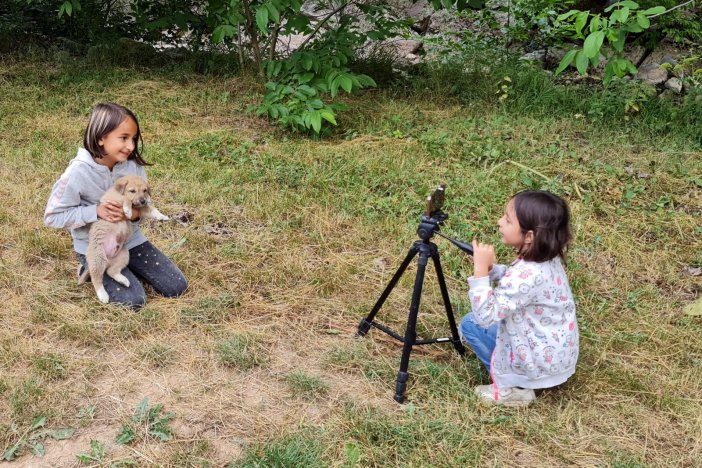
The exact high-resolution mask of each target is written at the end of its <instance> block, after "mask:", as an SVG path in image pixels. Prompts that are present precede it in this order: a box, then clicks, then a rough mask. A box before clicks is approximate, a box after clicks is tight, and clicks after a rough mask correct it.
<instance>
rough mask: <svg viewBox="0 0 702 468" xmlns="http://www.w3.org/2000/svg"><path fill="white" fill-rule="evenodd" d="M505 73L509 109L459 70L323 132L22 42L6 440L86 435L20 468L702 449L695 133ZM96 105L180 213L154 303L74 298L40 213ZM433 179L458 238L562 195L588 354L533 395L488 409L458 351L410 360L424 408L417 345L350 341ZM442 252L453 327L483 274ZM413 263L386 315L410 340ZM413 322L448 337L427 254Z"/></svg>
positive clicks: (63, 244)
mask: <svg viewBox="0 0 702 468" xmlns="http://www.w3.org/2000/svg"><path fill="white" fill-rule="evenodd" d="M512 75H513V82H515V90H514V93H513V95H512V97H510V98H508V99H507V101H506V104H504V105H503V104H499V103H497V102H496V96H494V90H492V88H494V87H495V83H493V82H492V81H490V80H492V79H493V78H494V77H491V76H488V77H487V78H482V79H481V77H480V76H479V75H467V76H468V77H467V78H466V77H463V76H456V82H457V83H458V84H460V83H463V82H464V81H461V80H472V81H471V86H472V88H470V89H469V88H467V87H465V88H459V89H455V90H453V91H452V90H446V89H443V90H442V89H440V88H439V87H438V84H440V83H439V82H440V79H441V77H440V76H439V75H431V74H429V75H426V76H428V77H429V78H431V79H432V80H433V81H431V82H426V83H424V84H425V85H426V86H424V87H425V88H426V91H425V92H418V89H415V90H414V91H412V90H409V91H403V92H399V91H398V90H397V89H393V90H389V91H372V92H369V93H366V94H364V95H362V96H358V97H354V98H351V99H349V100H348V104H349V105H350V107H351V111H349V112H347V113H345V114H341V116H340V118H339V121H340V124H341V127H340V129H339V131H338V132H337V133H336V134H335V135H333V136H332V137H330V138H328V139H326V140H323V141H315V140H310V139H306V138H303V137H300V136H295V135H289V134H285V133H283V132H281V131H279V130H278V129H276V128H273V127H271V126H270V125H269V124H268V123H266V122H264V121H261V120H258V119H255V118H253V117H252V116H251V115H249V114H247V113H246V112H245V109H246V108H247V107H249V106H250V105H251V104H252V103H254V102H255V100H256V99H257V94H256V93H257V92H258V91H259V90H258V88H257V86H256V85H255V84H254V81H253V80H251V79H248V78H247V77H246V76H240V77H208V76H202V75H194V74H189V73H187V72H175V71H174V70H173V69H169V68H164V69H160V68H156V69H152V70H144V69H132V68H119V67H113V68H110V67H99V68H95V67H91V66H90V65H89V64H85V63H83V62H81V61H80V59H77V60H74V59H73V58H70V57H65V56H57V57H46V56H41V57H34V58H17V57H3V58H2V59H1V61H0V83H1V84H2V87H3V99H2V100H0V130H1V131H2V133H3V135H5V138H3V139H1V140H0V154H1V155H2V157H0V177H1V178H2V180H3V182H4V183H3V184H2V185H1V186H0V195H2V196H3V197H4V199H5V204H4V205H3V206H2V207H0V221H1V223H2V226H3V236H2V241H1V242H0V300H2V302H3V305H4V307H3V308H2V310H0V320H2V323H3V327H2V329H0V395H1V396H2V398H0V446H1V447H0V448H4V449H5V450H7V448H8V447H10V446H11V445H12V444H14V443H16V442H17V439H18V437H19V436H20V435H21V434H23V433H25V432H26V431H27V430H28V429H29V428H30V427H31V424H32V421H33V420H35V419H36V418H37V417H40V416H43V417H46V418H47V419H46V421H47V422H46V427H47V428H59V427H73V428H77V429H76V432H75V434H74V435H73V436H72V437H71V438H70V439H68V440H64V441H60V442H59V441H48V442H47V443H46V455H45V456H44V460H43V461H39V460H38V459H34V458H33V457H34V456H33V455H32V454H30V453H24V454H23V455H22V456H21V458H20V459H19V460H20V461H23V462H27V463H40V464H41V463H44V462H46V463H49V464H55V465H70V464H72V463H75V462H76V458H75V457H76V455H77V454H79V453H84V454H90V453H91V452H90V450H91V445H90V441H91V440H98V441H100V443H101V444H104V457H103V454H102V452H101V455H100V456H101V457H103V458H102V460H103V461H102V462H104V463H109V460H111V461H118V460H134V461H135V462H136V463H139V464H140V465H167V466H208V465H213V466H222V465H226V464H229V463H232V466H296V465H297V466H330V465H332V466H347V465H348V466H352V465H361V466H396V465H404V466H427V465H430V466H444V465H454V464H457V463H464V464H468V465H481V466H483V465H492V466H513V465H527V466H563V465H586V466H595V465H596V466H679V465H682V466H692V465H695V464H696V463H698V461H697V460H699V459H700V456H702V446H700V444H699V442H698V441H699V440H700V439H701V438H702V427H701V426H700V422H699V414H700V411H701V410H702V404H701V403H702V402H701V401H700V398H699V395H700V394H701V388H700V382H702V345H701V344H700V340H699V335H700V333H701V332H702V322H700V318H699V317H695V316H690V315H685V314H684V313H683V312H682V310H683V307H684V306H685V305H687V304H689V303H691V302H692V301H694V300H695V299H696V298H698V296H699V291H700V289H702V283H701V279H700V277H699V276H694V275H690V274H686V273H685V272H686V271H690V268H695V267H699V266H702V243H701V242H702V241H700V239H702V225H701V224H700V214H701V213H702V202H700V200H701V199H702V198H701V197H700V195H701V194H702V193H701V192H702V182H701V181H702V162H701V161H702V159H701V158H700V147H699V142H698V140H696V139H695V138H694V137H692V136H691V134H690V129H689V128H684V127H668V128H667V130H666V132H665V133H660V132H656V131H654V130H655V128H654V127H655V126H656V125H658V123H656V122H659V120H656V118H655V115H654V114H655V113H656V112H659V113H663V112H667V111H665V109H662V110H661V109H654V108H653V106H654V104H653V103H651V104H649V106H651V107H650V108H648V107H647V108H646V110H645V115H641V116H640V117H641V118H640V119H639V118H636V117H635V118H632V119H631V120H630V121H629V122H624V121H623V119H622V115H617V114H616V113H615V112H614V111H612V112H611V113H605V114H606V115H609V116H608V117H606V119H604V117H602V116H600V115H599V114H588V113H584V114H583V117H576V116H575V114H576V113H582V112H581V110H582V109H577V110H576V111H570V112H569V111H568V110H567V109H563V108H558V109H556V110H554V111H553V112H547V111H546V110H547V109H548V107H549V106H553V103H555V102H557V101H555V100H554V99H556V97H557V96H556V94H554V93H558V92H561V91H559V90H560V88H558V87H554V88H551V87H549V86H555V85H552V83H551V82H550V81H548V82H543V80H542V79H541V78H539V79H537V78H536V77H534V76H532V75H528V76H527V77H525V78H524V80H527V81H520V80H519V79H518V76H517V75H515V74H514V73H512ZM429 78H427V79H429ZM444 79H445V76H444ZM500 79H501V78H500ZM416 80H417V81H414V82H413V83H415V85H416V86H420V78H419V77H417V78H416ZM432 83H433V84H432ZM465 83H467V81H465ZM529 83H531V84H529ZM471 89H472V90H473V91H474V92H475V93H477V94H473V95H470V94H469V93H470V92H471ZM489 90H492V91H490V92H489V93H488V91H489ZM563 92H565V91H563ZM568 92H571V91H568ZM572 92H576V91H572ZM577 92H582V93H585V92H586V91H583V90H581V91H577ZM525 96H526V97H525ZM539 96H545V97H540V98H539ZM582 96H585V94H583V95H582ZM527 98H528V99H527ZM558 99H561V98H558ZM582 99H584V100H587V99H590V98H588V97H587V96H585V97H583V98H582ZM102 100H113V101H117V102H120V103H122V104H124V105H126V106H128V107H130V108H132V109H133V110H134V111H135V112H136V113H137V115H138V116H139V118H140V122H141V124H142V129H143V132H144V138H145V142H146V150H145V156H146V158H147V160H149V161H151V162H153V163H154V165H153V166H152V167H149V168H148V172H149V176H150V180H151V181H152V185H153V191H154V199H155V202H156V203H157V204H158V206H159V207H160V209H161V210H162V211H163V212H164V213H167V214H169V215H172V216H173V217H174V218H178V219H181V220H182V223H179V222H176V221H171V222H166V223H151V224H148V225H147V226H145V231H146V234H147V236H148V237H149V239H150V240H151V241H152V242H154V243H155V244H156V245H157V246H158V247H159V248H161V249H162V250H163V251H164V252H165V253H166V254H167V255H168V256H169V257H171V258H172V259H173V260H174V261H175V262H176V264H177V265H178V266H179V267H180V268H181V269H182V270H183V271H184V273H185V275H186V276H187V278H188V280H189V284H190V289H189V291H188V292H187V293H186V294H185V295H184V296H183V297H181V298H178V299H166V298H161V297H158V296H156V295H155V294H153V293H152V292H151V291H149V294H148V304H147V307H146V308H145V309H143V310H142V311H141V312H139V313H133V312H130V311H128V310H125V309H122V308H119V307H115V306H111V305H107V306H103V305H101V304H99V303H98V302H97V301H96V299H95V297H94V292H92V289H91V288H90V287H78V286H77V285H76V284H75V282H76V278H75V268H76V264H77V263H76V260H75V257H74V255H73V253H72V249H71V241H70V236H69V234H68V233H67V232H63V231H58V230H50V229H47V228H45V227H44V226H43V223H42V213H43V209H44V206H45V203H46V199H47V197H48V194H49V191H50V187H51V184H52V183H53V182H54V181H55V180H56V179H57V178H58V176H59V175H60V173H61V172H62V171H63V170H64V169H65V166H66V164H67V162H68V161H69V160H70V159H71V158H72V157H73V155H74V154H75V150H76V148H77V146H78V145H79V144H80V141H81V131H82V129H83V127H84V125H85V122H86V118H87V114H88V112H89V110H90V108H91V107H92V106H93V105H94V104H95V103H96V102H99V101H102ZM594 100H600V101H602V102H609V103H610V104H608V105H612V106H614V107H616V106H618V104H617V102H618V101H616V100H615V101H613V102H614V104H612V103H611V102H610V101H606V97H604V96H603V95H601V94H597V96H595V97H593V98H592V99H590V100H589V101H587V102H583V103H582V105H583V106H585V105H593V102H594ZM558 102H560V101H558ZM666 105H667V104H666ZM614 107H613V108H614ZM608 112H609V111H608ZM610 114H611V115H610ZM661 115H663V114H661ZM690 118H691V121H692V120H694V118H696V117H694V116H691V117H690ZM603 119H604V120H603ZM607 119H609V120H607ZM603 122H604V123H603ZM615 122H618V123H617V124H614V123H615ZM659 123H660V122H659ZM654 124H655V125H654ZM693 124H694V122H693ZM691 125H692V124H691ZM440 182H444V183H447V184H448V192H447V201H446V211H447V212H448V213H449V215H450V219H449V222H448V224H447V226H446V227H445V229H444V230H445V232H446V233H447V234H451V235H453V236H455V237H457V238H459V239H464V240H467V239H470V238H472V237H473V236H476V235H479V236H480V237H481V238H483V239H485V240H487V241H490V242H494V243H497V242H498V237H497V232H496V228H495V223H496V220H497V219H498V218H499V216H500V214H501V212H502V210H503V208H504V204H505V202H506V200H507V199H508V198H509V196H510V195H511V194H513V193H514V192H516V191H518V190H521V189H524V188H540V187H545V188H549V189H551V190H554V191H556V192H557V193H559V194H561V195H563V196H564V197H566V198H567V199H568V201H569V203H570V206H571V209H572V212H573V228H574V234H575V242H574V244H573V248H572V249H571V251H570V253H569V255H568V260H567V265H566V266H567V270H568V273H569V278H570V280H571V284H572V287H573V289H574V292H575V296H576V298H577V301H578V315H579V320H580V324H581V331H582V337H581V347H582V355H581V360H580V362H579V366H578V371H577V373H576V374H575V376H574V377H573V378H572V379H571V380H570V381H569V382H567V383H566V384H565V385H563V386H562V387H561V388H558V389H553V390H548V391H544V392H543V393H542V394H540V395H539V398H538V399H537V401H536V403H535V404H534V406H532V407H530V408H528V409H518V410H505V409H501V408H488V407H483V406H480V405H479V404H478V403H477V401H476V400H475V398H474V397H473V396H472V395H471V388H472V387H473V386H475V385H478V384H482V383H486V382H488V381H489V378H488V376H487V375H486V373H485V371H484V370H483V369H481V367H480V365H479V364H478V363H477V360H476V359H475V358H474V357H473V356H471V355H470V354H469V355H467V356H466V357H465V358H460V357H459V356H458V355H457V354H456V353H455V352H454V351H453V350H452V349H451V348H450V347H449V346H426V347H421V348H419V349H417V350H416V351H415V352H414V353H413V355H412V360H411V363H410V373H411V378H410V381H409V386H408V391H407V397H408V403H407V404H405V405H402V406H400V405H397V404H396V403H394V401H393V400H392V394H393V391H394V384H395V378H396V373H397V368H398V365H399V357H400V354H401V347H399V346H398V344H397V343H396V342H394V341H393V340H392V339H390V338H389V337H387V336H386V335H384V334H382V333H380V332H379V331H378V330H373V331H371V333H369V335H368V336H366V337H365V338H362V339H357V338H355V337H354V333H355V331H356V326H357V324H358V321H359V319H360V318H361V317H363V316H365V315H366V314H367V313H368V311H369V310H370V308H371V307H372V306H373V304H374V302H375V300H376V299H377V297H378V295H379V294H380V292H381V291H382V289H383V288H384V287H385V285H386V284H387V282H388V281H389V279H390V277H391V276H392V273H393V272H394V271H395V269H396V268H397V265H398V264H399V262H400V261H401V259H402V258H404V256H405V255H406V253H407V249H408V248H409V246H410V245H411V243H412V242H413V241H414V240H415V237H416V235H415V230H416V226H417V221H418V219H419V215H420V213H421V210H422V200H423V198H424V197H425V196H426V194H427V193H428V192H429V191H430V190H431V189H432V188H433V187H434V186H435V185H436V184H438V183H440ZM437 243H438V244H439V246H440V251H441V255H442V264H443V267H444V270H445V274H446V277H447V278H446V280H447V283H448V287H449V290H450V294H451V298H452V301H453V302H454V306H455V307H454V309H455V310H457V312H456V314H457V316H460V315H461V314H463V313H466V312H467V307H468V304H467V301H466V296H467V288H466V285H465V277H466V276H467V275H468V274H469V272H470V271H471V264H470V261H469V260H468V259H467V258H466V257H465V256H464V255H463V254H462V253H461V252H459V251H457V250H456V249H454V248H453V247H452V246H450V245H449V244H448V243H445V242H443V241H442V240H438V241H437ZM497 251H498V252H497V253H498V257H499V258H500V260H502V261H505V262H506V261H510V260H511V255H512V253H511V252H509V251H508V250H507V249H505V248H504V247H503V246H499V245H498V246H497ZM414 271H415V265H412V266H410V268H409V270H408V273H407V274H406V275H404V276H403V278H402V279H401V281H400V282H399V284H398V286H397V288H396V289H395V290H394V291H393V293H392V294H391V295H390V297H389V298H388V300H387V301H386V303H385V305H384V307H383V308H382V310H381V311H380V313H379V316H378V318H379V320H381V321H383V322H385V323H387V324H389V325H391V326H392V327H394V328H395V329H396V330H402V329H403V326H404V324H405V320H406V314H407V307H408V304H409V297H410V292H411V290H412V282H413V279H414ZM418 329H419V330H421V334H422V336H423V337H424V336H426V337H430V336H445V335H446V333H447V329H448V327H447V324H446V322H445V312H444V309H443V304H442V301H441V296H440V293H439V290H438V285H437V284H436V279H435V276H434V275H433V273H432V271H431V268H430V269H429V271H428V274H427V280H426V285H425V292H424V294H423V297H422V309H421V313H420V316H419V324H418ZM145 397H148V398H149V399H150V400H151V401H157V402H159V403H162V404H163V405H164V409H165V411H167V412H173V413H174V414H175V418H174V419H173V420H171V421H170V428H171V429H172V434H173V439H172V440H171V441H169V442H167V443H164V442H159V441H158V440H155V439H154V438H148V437H147V438H143V440H142V439H139V440H138V441H137V442H135V443H134V445H133V446H131V447H130V448H127V447H124V446H117V445H115V444H114V443H113V441H114V440H115V437H116V435H117V434H118V432H119V430H120V427H121V424H122V423H123V422H124V421H125V420H128V418H130V417H131V416H132V414H133V412H134V408H135V407H136V406H137V405H138V404H139V402H140V401H142V400H143V399H144V398H145ZM86 408H90V411H89V412H88V413H86ZM86 415H87V416H86ZM61 444H63V445H61ZM71 444H73V445H71Z"/></svg>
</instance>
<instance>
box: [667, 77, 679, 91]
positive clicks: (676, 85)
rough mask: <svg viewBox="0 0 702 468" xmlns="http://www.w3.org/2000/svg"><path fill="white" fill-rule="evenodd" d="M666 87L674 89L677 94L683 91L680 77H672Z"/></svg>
mask: <svg viewBox="0 0 702 468" xmlns="http://www.w3.org/2000/svg"><path fill="white" fill-rule="evenodd" d="M664 86H665V89H669V90H671V91H673V92H674V93H675V94H680V93H682V91H683V84H682V81H680V78H676V77H672V78H671V79H669V80H668V81H666V82H665V85H664Z"/></svg>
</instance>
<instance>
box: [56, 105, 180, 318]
mask: <svg viewBox="0 0 702 468" xmlns="http://www.w3.org/2000/svg"><path fill="white" fill-rule="evenodd" d="M139 143H141V144H142V147H143V142H142V140H141V129H140V128H139V122H138V121H137V118H136V116H135V115H134V113H132V112H131V111H130V110H129V109H126V108H124V107H122V106H120V105H117V104H112V103H102V104H98V105H97V106H95V108H94V109H93V112H92V114H91V115H90V121H89V122H88V127H87V128H86V130H85V137H84V138H83V146H84V147H83V148H80V149H78V154H77V155H76V157H75V158H73V159H72V160H71V161H70V162H69V164H68V167H67V168H66V170H65V172H64V173H63V175H62V176H61V178H60V179H59V180H58V181H57V182H56V183H55V184H54V187H53V189H52V190H51V196H50V197H49V202H48V203H47V206H46V211H45V213H44V223H45V224H46V225H47V226H48V227H53V228H65V229H70V230H71V236H72V237H73V248H74V250H75V251H76V253H77V254H78V260H79V261H80V263H81V266H82V268H86V258H85V254H86V251H87V249H88V232H89V230H90V225H91V224H92V223H94V222H95V221H97V220H98V218H100V219H104V220H107V221H110V222H117V221H121V220H126V219H127V217H126V216H125V214H124V211H123V210H122V206H121V205H120V204H119V203H117V202H110V203H105V204H100V198H101V197H102V195H103V194H104V193H105V192H106V191H107V190H108V189H109V188H110V187H112V185H113V184H114V183H115V181H116V180H117V179H119V178H120V177H122V176H126V175H138V176H140V177H143V178H144V179H146V171H145V170H144V166H146V165H149V164H148V163H147V162H146V161H144V159H143V158H142V157H141V151H140V148H139ZM131 222H132V223H133V234H132V236H131V237H130V238H129V239H128V240H127V242H126V244H125V247H126V248H127V249H128V250H129V265H128V267H127V268H125V269H124V270H123V271H122V274H123V275H124V276H126V277H127V279H128V280H129V287H128V288H126V287H124V286H123V285H121V284H119V283H117V282H116V281H115V280H113V279H112V278H110V277H109V276H107V275H105V278H104V281H103V283H104V286H105V290H106V291H107V293H108V294H109V296H110V301H111V302H115V303H118V304H122V305H125V306H128V307H132V308H134V309H138V308H140V307H142V306H143V305H144V304H145V303H146V293H145V291H144V287H143V286H142V285H141V283H140V282H139V281H138V280H137V276H138V277H140V278H142V279H143V280H145V281H146V282H148V283H149V284H151V285H152V286H153V288H154V289H155V290H156V292H158V293H159V294H161V295H163V296H166V297H175V296H179V295H181V294H183V292H185V290H186V289H187V287H188V282H187V280H186V279H185V276H183V273H182V272H181V271H180V270H179V269H178V267H177V266H175V264H173V262H171V261H170V260H169V259H168V258H167V257H166V256H165V255H164V254H163V253H162V252H160V251H159V250H158V249H157V248H156V247H154V246H153V245H152V244H151V243H150V242H149V241H148V240H146V237H145V236H144V234H143V233H142V232H141V230H140V229H139V209H137V208H134V209H133V214H132V217H131Z"/></svg>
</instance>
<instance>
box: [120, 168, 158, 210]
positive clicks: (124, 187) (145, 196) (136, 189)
mask: <svg viewBox="0 0 702 468" xmlns="http://www.w3.org/2000/svg"><path fill="white" fill-rule="evenodd" d="M115 190H117V191H118V192H119V193H121V194H122V195H124V197H125V198H126V199H127V200H129V201H131V202H132V206H134V207H136V208H141V207H142V206H146V205H148V204H150V203H151V190H149V185H148V184H147V183H146V181H145V180H144V179H142V178H141V177H139V176H135V175H128V176H124V177H120V178H119V179H117V182H115Z"/></svg>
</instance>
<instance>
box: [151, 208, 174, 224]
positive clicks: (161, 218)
mask: <svg viewBox="0 0 702 468" xmlns="http://www.w3.org/2000/svg"><path fill="white" fill-rule="evenodd" d="M151 217H152V218H154V219H155V220H158V221H168V220H169V219H171V218H169V217H168V216H166V215H165V214H163V213H161V212H160V211H158V210H157V209H156V208H151Z"/></svg>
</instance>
